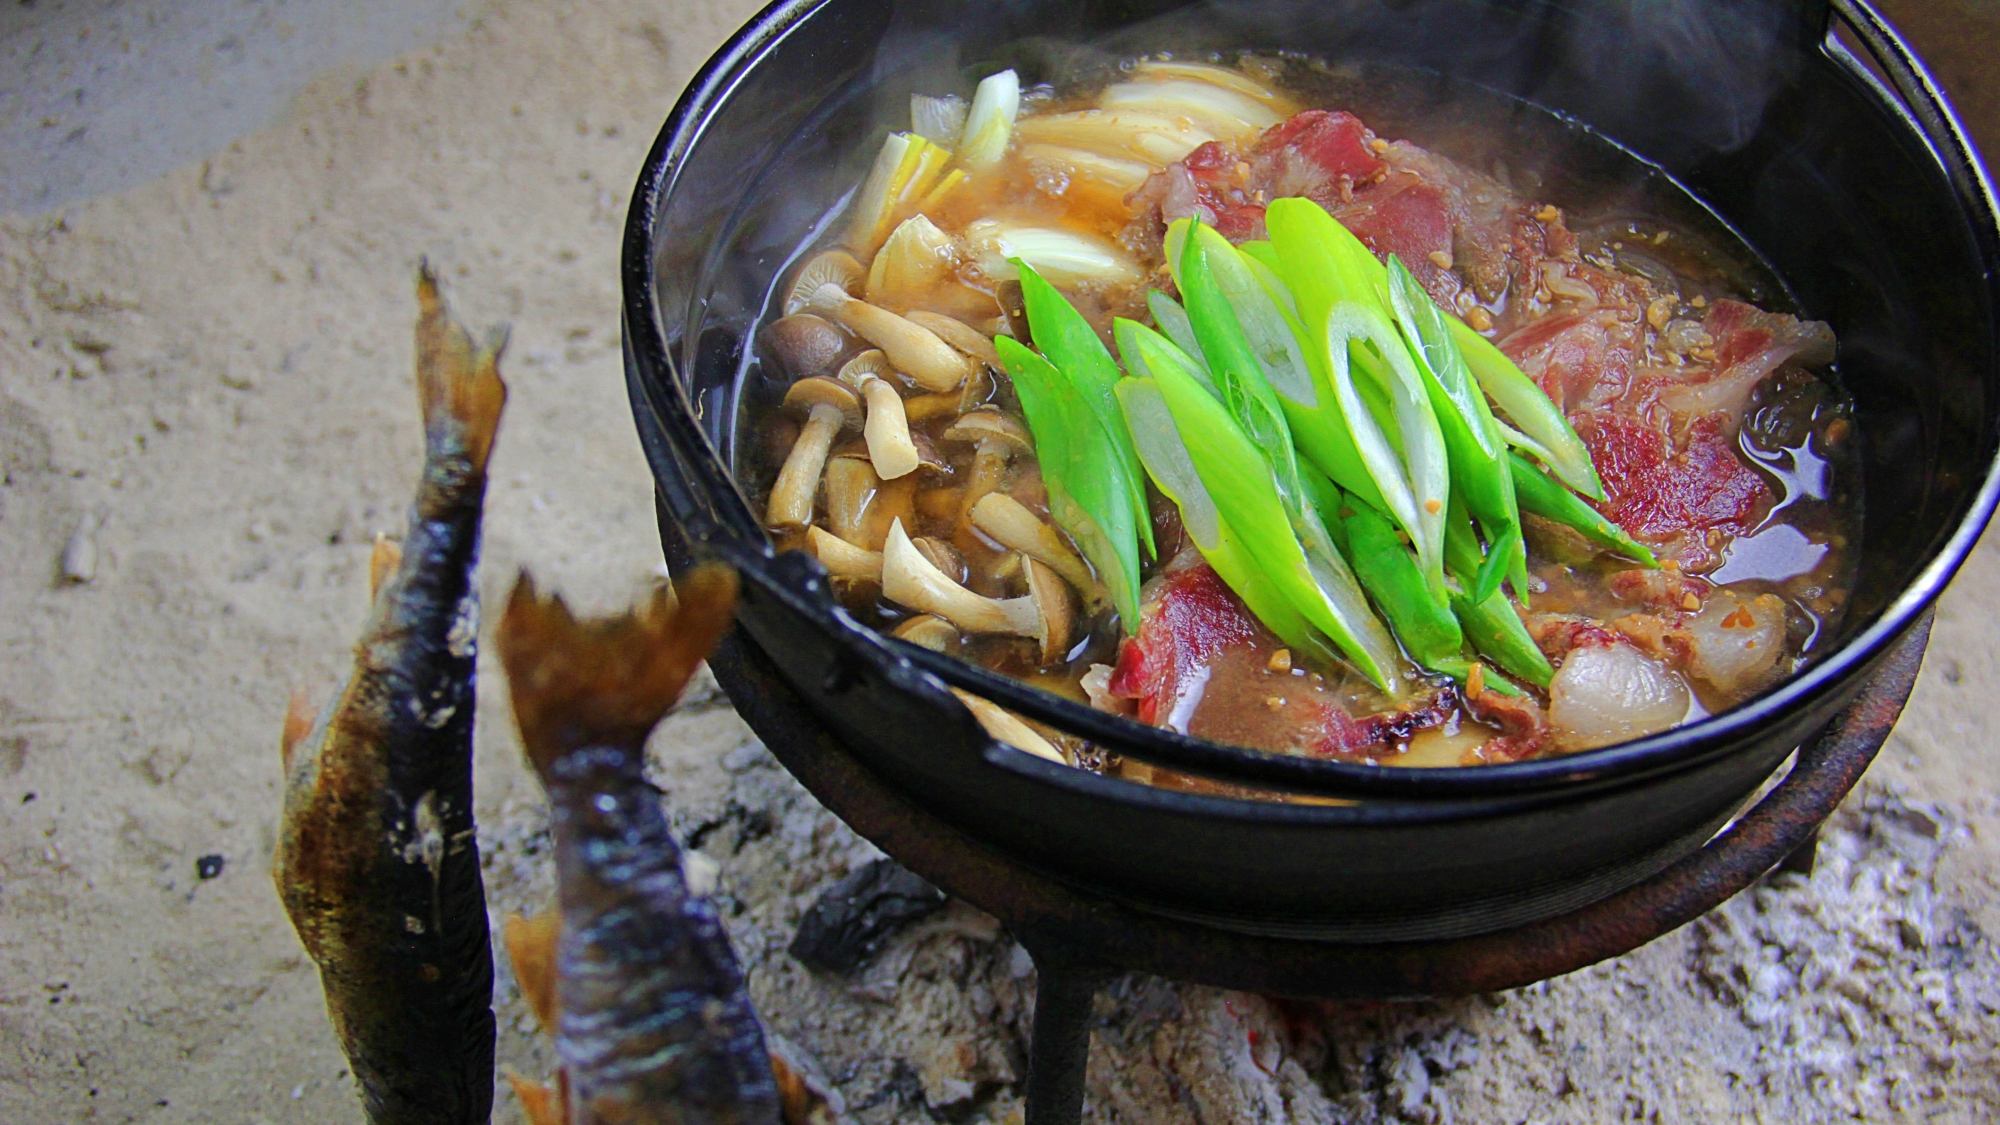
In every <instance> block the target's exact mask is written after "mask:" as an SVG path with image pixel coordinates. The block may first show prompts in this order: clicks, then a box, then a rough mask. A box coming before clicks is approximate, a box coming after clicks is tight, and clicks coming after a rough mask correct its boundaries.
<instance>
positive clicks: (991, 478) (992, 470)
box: [958, 438, 1018, 549]
mask: <svg viewBox="0 0 2000 1125" xmlns="http://www.w3.org/2000/svg"><path fill="white" fill-rule="evenodd" d="M1013 459H1014V449H1013V447H1012V446H1011V445H1009V444H1008V443H1007V442H1005V441H1002V440H1000V439H999V438H985V439H982V440H981V441H980V443H979V444H978V446H976V447H975V448H974V450H973V454H972V476H971V479H970V480H968V481H966V483H965V497H964V499H962V500H961V501H959V504H960V507H959V512H958V522H959V526H961V527H963V526H966V525H967V524H969V523H970V522H971V520H972V509H974V508H976V507H978V506H979V502H980V501H981V500H984V499H985V498H986V497H988V496H990V495H993V491H994V490H995V489H997V488H999V487H1000V484H1001V482H1002V481H1004V480H1006V479H1007V464H1008V462H1010V461H1012V460H1013ZM1017 549H1018V548H1017Z"/></svg>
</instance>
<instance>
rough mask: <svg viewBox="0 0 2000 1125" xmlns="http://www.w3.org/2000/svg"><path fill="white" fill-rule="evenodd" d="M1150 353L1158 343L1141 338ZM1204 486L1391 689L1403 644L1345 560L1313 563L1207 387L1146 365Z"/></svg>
mask: <svg viewBox="0 0 2000 1125" xmlns="http://www.w3.org/2000/svg"><path fill="white" fill-rule="evenodd" d="M1132 338H1133V339H1134V340H1135V342H1136V344H1137V346H1138V347H1139V348H1140V349H1141V350H1142V351H1144V350H1146V349H1148V348H1150V347H1152V346H1153V343H1152V342H1153V340H1155V339H1157V337H1153V336H1150V335H1149V334H1135V335H1133V337H1132ZM1146 363H1147V366H1148V368H1149V369H1151V370H1152V371H1154V372H1155V377H1154V380H1153V381H1154V383H1155V384H1156V385H1157V386H1158V387H1159V388H1160V392H1161V397H1162V399H1163V400H1164V401H1165V402H1166V404H1167V409H1168V410H1169V411H1170V412H1171V413H1172V414H1173V418H1174V424H1175V428H1176V429H1177V430H1178V432H1179V433H1180V436H1181V440H1182V442H1183V444H1184V445H1185V447H1186V449H1187V452H1188V457H1189V460H1190V461H1191V462H1192V463H1193V465H1194V467H1195V470H1196V472H1197V474H1198V475H1199V477H1200V479H1201V482H1202V484H1203V486H1204V487H1205V488H1206V489H1207V490H1208V493H1209V495H1210V497H1211V498H1212V499H1213V502H1214V503H1215V505H1216V508H1217V510H1218V511H1219V512H1222V513H1224V514H1225V516H1226V519H1227V520H1228V523H1229V525H1230V526H1231V527H1232V528H1233V529H1234V530H1235V531H1236V532H1237V533H1238V536H1239V538H1240V540H1241V542H1242V545H1243V548H1244V551H1245V553H1246V554H1247V555H1248V556H1249V557H1250V558H1251V559H1252V560H1253V561H1254V562H1255V563H1256V564H1257V567H1258V569H1260V570H1261V571H1262V572H1263V573H1264V575H1265V577H1266V578H1267V579H1269V580H1270V582H1271V584H1272V586H1273V587H1274V588H1275V589H1276V590H1277V591H1278V592H1279V593H1280V594H1282V595H1283V596H1284V598H1285V600H1286V601H1288V602H1290V603H1291V605H1292V606H1293V608H1295V609H1296V610H1298V612H1299V613H1300V614H1301V615H1302V616H1304V617H1305V619H1306V620H1307V621H1308V622H1309V623H1311V624H1312V625H1313V627H1315V628H1317V629H1318V630H1319V631H1320V632H1321V633H1324V634H1325V635H1326V636H1327V637H1328V638H1330V639H1331V640H1332V641H1333V642H1334V644H1335V645H1337V646H1339V648H1340V650H1341V651H1342V652H1343V653H1345V654H1347V656H1348V658H1349V660H1351V661H1352V662H1353V664H1354V665H1355V667H1356V668H1357V669H1359V670H1360V671H1361V673H1362V674H1363V675H1364V676H1366V677H1368V679H1369V680H1371V681H1373V682H1374V683H1375V684H1376V685H1377V686H1379V687H1381V688H1383V689H1384V690H1389V689H1391V686H1392V684H1393V682H1394V680H1393V676H1394V674H1395V671H1396V669H1397V668H1398V667H1399V666H1400V664H1401V661H1400V657H1399V655H1398V653H1397V650H1396V642H1395V640H1394V639H1393V638H1391V637H1390V635H1389V631H1388V630H1387V629H1386V628H1384V627H1383V625H1382V622H1381V621H1380V620H1379V619H1378V618H1376V616H1375V613H1374V611H1373V610H1372V609H1370V608H1369V606H1368V599H1367V597H1366V595H1364V594H1363V593H1362V592H1361V587H1360V584H1359V583H1358V582H1357V581H1356V580H1355V578H1354V575H1353V572H1352V571H1350V570H1348V569H1347V565H1346V563H1345V561H1344V560H1342V559H1341V558H1340V556H1339V555H1338V554H1335V555H1333V556H1332V557H1331V558H1330V559H1312V558H1309V557H1308V556H1307V553H1306V550H1305V547H1304V545H1303V544H1301V543H1300V541H1299V536H1298V533H1297V532H1296V531H1295V530H1294V529H1293V526H1292V520H1291V517H1290V515H1289V514H1288V513H1287V512H1286V509H1285V504H1284V502H1283V501H1282V500H1281V499H1280V498H1279V496H1278V489H1277V484H1276V482H1275V481H1274V480H1273V479H1272V476H1271V472H1270V468H1269V466H1268V465H1267V464H1266V463H1265V460H1264V455H1263V453H1262V451H1260V450H1259V449H1258V448H1257V446H1256V444H1255V443H1254V442H1252V441H1251V440H1250V438H1249V437H1248V436H1246V435H1245V434H1244V432H1243V429H1242V427H1240V426H1239V425H1237V423H1236V419H1235V418H1233V417H1232V416H1231V415H1230V412H1229V409H1228V408H1227V407H1225V406H1224V405H1223V404H1222V403H1221V402H1220V401H1218V400H1217V399H1216V397H1215V396H1214V395H1213V394H1211V393H1210V392H1209V391H1208V390H1207V388H1205V387H1203V386H1202V385H1201V384H1200V383H1199V382H1196V381H1195V380H1194V379H1193V378H1190V377H1189V376H1188V375H1187V373H1186V372H1185V371H1183V370H1182V369H1181V367H1180V366H1179V365H1178V364H1176V363H1174V362H1172V361H1171V360H1169V359H1167V358H1165V357H1161V358H1159V359H1154V358H1153V357H1152V356H1150V355H1149V356H1148V357H1147V360H1146Z"/></svg>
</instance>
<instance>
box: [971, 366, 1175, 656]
mask: <svg viewBox="0 0 2000 1125" xmlns="http://www.w3.org/2000/svg"><path fill="white" fill-rule="evenodd" d="M993 343H994V347H995V348H996V349H997V350H998V351H999V353H1000V360H1001V362H1002V363H1003V364H1005V365H1006V367H1007V373H1008V374H1009V375H1010V376H1012V378H1013V381H1014V393H1015V394H1016V395H1017V396H1018V397H1019V398H1020V400H1021V413H1022V414H1023V415H1024V416H1025V417H1026V418H1027V421H1028V431H1029V433H1031V434H1033V435H1034V438H1035V452H1036V455H1037V458H1038V460H1039V461H1040V462H1041V469H1042V480H1043V481H1044V482H1045V483H1046V484H1047V486H1048V490H1049V515H1050V516H1052V517H1054V519H1055V522H1056V526H1058V527H1060V528H1062V529H1063V530H1064V531H1066V532H1068V533H1069V536H1070V538H1071V539H1073V540H1075V541H1076V545H1077V547H1078V548H1079V549H1081V550H1082V551H1083V555H1084V557H1085V558H1087V559H1089V560H1090V564H1091V566H1092V567H1094V568H1095V569H1096V570H1097V577H1098V580H1099V581H1101V582H1103V583H1104V588H1105V589H1106V590H1107V591H1109V592H1110V595H1111V604H1112V605H1113V606H1115V607H1117V610H1118V617H1119V620H1120V623H1121V625H1122V626H1123V627H1124V629H1125V632H1126V633H1127V634H1135V633H1137V632H1138V629H1139V535H1138V528H1137V527H1135V526H1134V524H1135V520H1136V518H1137V517H1136V515H1135V512H1134V510H1133V507H1132V502H1131V485H1130V483H1129V482H1128V481H1127V480H1126V476H1125V474H1126V472H1127V469H1126V467H1125V462H1124V461H1123V459H1122V458H1121V457H1120V456H1119V454H1118V452H1117V449H1116V447H1115V446H1114V445H1113V444H1112V443H1111V440H1110V438H1109V437H1108V436H1107V435H1106V434H1105V432H1104V425H1103V422H1102V421H1101V420H1100V419H1099V418H1098V416H1097V413H1096V411H1095V410H1093V409H1092V408H1091V406H1090V405H1089V404H1088V403H1087V402H1085V400H1084V397H1083V395H1082V393H1080V392H1079V391H1078V390H1077V388H1076V386H1075V385H1074V384H1073V383H1071V381H1070V380H1069V378H1068V377H1067V376H1065V375H1064V373H1063V372H1060V371H1058V370H1056V368H1055V366H1054V365H1053V364H1051V363H1050V362H1049V361H1048V360H1046V359H1043V358H1042V357H1041V356H1038V355H1036V354H1035V353H1034V352H1032V351H1029V350H1028V348H1027V347H1026V346H1025V345H1023V344H1021V343H1020V342H1018V341H1016V340H1015V339H1014V338H1013V337H1011V336H999V337H996V338H995V339H994V342H993ZM1118 426H1119V429H1120V431H1121V432H1122V431H1124V428H1125V418H1124V411H1123V409H1122V408H1121V409H1120V410H1119V416H1118ZM1133 460H1134V461H1135V462H1136V461H1137V455H1136V454H1134V455H1133Z"/></svg>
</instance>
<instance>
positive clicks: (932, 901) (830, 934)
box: [791, 859, 944, 974]
mask: <svg viewBox="0 0 2000 1125" xmlns="http://www.w3.org/2000/svg"><path fill="white" fill-rule="evenodd" d="M943 906H944V894H943V892H941V891H939V890H938V889H937V888H936V887H933V886H931V885H930V884H929V883H926V882H924V880H923V879H922V878H920V877H919V876H917V875H915V874H912V873H911V872H910V871H909V870H907V869H906V868H904V867H903V866H902V865H901V864H899V863H897V862H896V861H895V860H892V859H878V860H876V861H874V862H873V863H870V864H867V865H865V866H863V867H861V868H859V869H857V870H856V871H854V872H853V873H851V874H849V875H848V876H847V877H846V878H845V879H842V880H841V881H840V882H838V883H835V884H834V885H833V886H831V887H829V888H827V890H826V893H825V894H823V895H821V896H819V899H818V901H816V902H814V903H813V904H812V907H811V908H810V909H808V910H807V911H806V914H805V917H803V918H801V919H799V932H798V933H797V934H796V935H794V936H793V938H792V945H791V954H792V956H793V957H796V958H798V960H799V963H800V964H802V965H804V966H806V967H807V968H809V969H818V970H820V971H821V972H827V973H842V974H845V973H851V972H853V971H854V970H855V969H858V968H860V967H861V965H862V964H863V963H864V962H866V961H867V960H868V959H869V958H870V957H872V956H874V954H875V951H876V950H878V949H880V948H882V945H883V943H884V942H887V941H888V940H889V938H890V937H892V936H894V934H895V933H896V931H897V930H900V929H902V928H903V927H904V926H907V925H909V924H910V923H911V922H914V921H916V920H917V919H919V918H922V917H924V916H925V915H927V914H932V913H935V912H937V911H938V910H939V909H940V908H942V907H943Z"/></svg>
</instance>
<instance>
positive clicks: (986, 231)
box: [965, 219, 1146, 285]
mask: <svg viewBox="0 0 2000 1125" xmlns="http://www.w3.org/2000/svg"><path fill="white" fill-rule="evenodd" d="M965 249H966V252H967V253H969V254H971V255H972V257H973V260H974V261H976V262H978V263H979V267H980V269H982V270H983V271H985V273H986V276H987V277H990V278H993V279H994V280H996V281H1011V280H1014V279H1015V278H1017V277H1019V276H1020V273H1019V271H1018V270H1016V269H1015V268H1014V267H1013V265H1012V264H1011V263H1009V262H1008V259H1009V258H1019V259H1021V260H1022V261H1024V262H1027V263H1028V264H1029V265H1030V266H1033V267H1034V270H1035V272H1036V273H1039V274H1041V275H1042V276H1043V277H1045V278H1047V279H1048V280H1049V281H1050V282H1052V283H1054V284H1056V285H1074V284H1076V283H1077V282H1080V281H1094V282H1099V283H1103V284H1108V285H1119V284H1123V285H1135V284H1137V283H1138V282H1140V281H1141V280H1143V279H1144V278H1145V276H1146V274H1145V271H1144V270H1142V269H1140V268H1139V263H1137V262H1136V261H1133V260H1132V257H1131V255H1129V254H1126V253H1124V252H1123V251H1121V250H1119V249H1118V247H1117V246H1116V245H1115V244H1114V243H1112V242H1110V241H1108V240H1106V239H1102V238H1097V237H1094V236H1092V235H1087V234H1079V233H1077V232H1076V231H1069V230H1060V229H1057V228H1054V227H1031V226H1019V225H1016V224H1013V223H1007V222H1002V221H1000V220H998V219H981V220H979V221H978V222H975V223H973V224H971V225H970V226H967V227H966V228H965Z"/></svg>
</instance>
